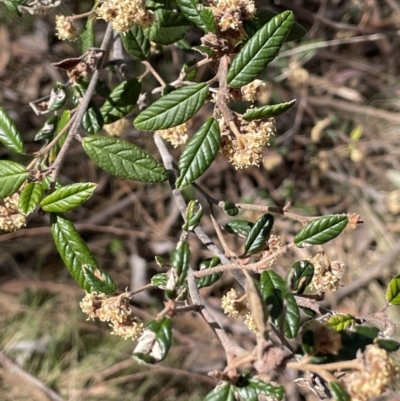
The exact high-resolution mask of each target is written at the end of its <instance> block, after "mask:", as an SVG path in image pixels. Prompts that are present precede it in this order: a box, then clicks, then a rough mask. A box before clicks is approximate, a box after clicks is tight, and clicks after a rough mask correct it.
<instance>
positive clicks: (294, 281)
mask: <svg viewBox="0 0 400 401" xmlns="http://www.w3.org/2000/svg"><path fill="white" fill-rule="evenodd" d="M313 277H314V265H313V264H312V263H311V262H310V261H308V260H300V261H298V262H296V263H295V264H294V265H293V266H292V270H291V272H290V288H291V289H292V290H295V291H296V292H297V294H302V293H303V292H304V290H305V289H306V287H307V286H308V285H309V284H310V283H311V281H312V279H313Z"/></svg>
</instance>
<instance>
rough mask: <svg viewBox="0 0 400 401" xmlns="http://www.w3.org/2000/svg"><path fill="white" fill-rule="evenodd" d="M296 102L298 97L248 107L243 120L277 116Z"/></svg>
mask: <svg viewBox="0 0 400 401" xmlns="http://www.w3.org/2000/svg"><path fill="white" fill-rule="evenodd" d="M295 103H296V99H294V100H291V101H290V102H287V103H279V104H271V105H268V106H264V107H257V108H255V109H248V110H247V111H246V113H244V114H243V116H242V118H243V120H246V121H251V120H261V119H263V118H270V117H276V116H279V115H280V114H283V113H285V112H286V111H288V110H289V109H290V108H291V107H292V106H293V105H294V104H295Z"/></svg>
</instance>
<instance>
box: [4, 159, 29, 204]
mask: <svg viewBox="0 0 400 401" xmlns="http://www.w3.org/2000/svg"><path fill="white" fill-rule="evenodd" d="M27 177H28V172H27V170H26V168H25V167H24V166H22V165H21V164H18V163H15V162H11V161H8V160H7V161H6V160H0V199H4V198H7V196H10V195H12V194H14V193H15V192H17V191H18V189H19V188H20V186H21V185H22V184H23V183H24V181H25V180H26V178H27Z"/></svg>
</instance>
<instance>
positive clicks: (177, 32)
mask: <svg viewBox="0 0 400 401" xmlns="http://www.w3.org/2000/svg"><path fill="white" fill-rule="evenodd" d="M154 15H155V22H154V23H153V24H152V25H151V26H150V27H149V28H146V29H145V30H144V34H145V35H146V36H147V37H148V39H149V40H150V41H152V42H155V43H157V44H159V45H170V44H172V43H175V42H177V41H178V40H180V39H182V38H183V37H185V36H186V34H187V33H188V32H189V31H190V29H191V27H192V24H191V23H190V22H189V21H188V20H187V19H186V18H185V17H184V16H183V15H182V14H178V13H176V12H173V11H170V10H165V9H161V10H156V12H155V13H154Z"/></svg>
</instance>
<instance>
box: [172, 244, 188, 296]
mask: <svg viewBox="0 0 400 401" xmlns="http://www.w3.org/2000/svg"><path fill="white" fill-rule="evenodd" d="M189 258H190V248H189V244H188V243H187V242H182V243H181V245H180V246H179V248H177V249H175V250H174V251H173V252H172V253H171V266H172V267H174V268H175V269H176V273H177V275H178V282H177V287H178V288H179V287H180V286H181V285H182V284H183V283H184V281H185V280H186V276H187V272H188V269H189Z"/></svg>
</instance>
